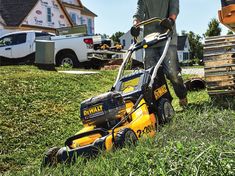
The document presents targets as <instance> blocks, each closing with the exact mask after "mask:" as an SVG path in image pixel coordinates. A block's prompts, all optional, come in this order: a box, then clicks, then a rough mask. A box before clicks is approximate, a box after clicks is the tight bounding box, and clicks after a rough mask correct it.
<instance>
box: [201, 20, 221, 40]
mask: <svg viewBox="0 0 235 176" xmlns="http://www.w3.org/2000/svg"><path fill="white" fill-rule="evenodd" d="M220 34H221V27H220V25H219V21H218V20H217V19H216V18H213V19H212V20H211V21H210V22H209V24H208V29H207V31H206V33H205V34H204V37H212V36H219V35H220Z"/></svg>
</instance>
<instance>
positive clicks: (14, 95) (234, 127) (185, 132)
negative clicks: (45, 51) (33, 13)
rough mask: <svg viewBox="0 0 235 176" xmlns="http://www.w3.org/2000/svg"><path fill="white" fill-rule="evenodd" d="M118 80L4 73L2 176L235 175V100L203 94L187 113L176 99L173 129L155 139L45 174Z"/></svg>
mask: <svg viewBox="0 0 235 176" xmlns="http://www.w3.org/2000/svg"><path fill="white" fill-rule="evenodd" d="M115 76H116V72H114V71H101V72H100V73H99V74H96V75H68V74H62V73H56V72H49V71H42V70H38V69H37V68H36V67H32V66H19V67H17V66H10V67H0V123H1V126H0V128H1V133H0V139H1V143H0V145H1V147H0V150H1V151H0V152H1V155H0V174H4V175H61V176H62V175H68V176H70V175H100V176H104V175H107V176H109V175H117V176H118V175H125V176H126V175H235V111H234V109H235V100H232V99H231V100H226V102H225V103H226V105H227V106H226V107H225V106H222V105H221V104H218V103H216V102H214V101H212V100H211V99H210V98H209V96H208V95H207V92H206V91H204V90H203V91H199V92H190V93H189V103H190V105H189V107H188V108H187V109H185V110H182V109H181V108H180V107H179V106H178V102H177V99H176V98H175V99H174V102H173V105H174V107H175V110H176V116H175V118H174V120H173V122H172V123H171V124H169V125H167V126H164V127H163V128H162V129H161V131H160V132H159V133H158V134H157V135H156V137H155V138H154V139H149V140H141V141H140V142H139V144H138V146H137V147H135V148H125V149H122V150H119V151H116V152H110V153H103V154H102V155H101V156H99V157H97V158H95V159H93V160H90V161H83V160H79V161H78V162H77V163H76V164H74V165H72V166H58V167H57V168H51V169H47V170H44V171H41V170H40V163H41V160H42V156H43V153H44V152H45V151H46V150H47V149H48V148H50V147H53V146H63V143H64V141H65V139H66V138H67V137H69V136H71V135H73V134H75V133H76V132H77V131H78V130H79V129H80V128H81V126H82V124H81V121H80V119H79V109H80V103H81V101H83V100H85V99H87V98H89V97H91V96H94V95H98V94H100V93H103V92H106V91H108V90H109V89H110V87H111V86H112V83H113V82H114V80H115ZM187 77H188V76H187ZM174 97H175V95H174Z"/></svg>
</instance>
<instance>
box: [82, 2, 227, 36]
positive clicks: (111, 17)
mask: <svg viewBox="0 0 235 176" xmlns="http://www.w3.org/2000/svg"><path fill="white" fill-rule="evenodd" d="M82 2H83V4H84V5H85V6H87V7H88V8H89V9H90V10H91V11H93V12H94V13H96V14H97V15H98V17H97V18H96V19H95V30H96V31H95V32H96V33H101V34H103V33H105V34H108V35H111V34H113V33H115V32H117V31H121V32H127V31H128V30H129V28H130V27H131V25H132V16H133V14H134V12H135V9H136V3H137V0H82ZM219 8H220V0H180V14H179V16H178V20H177V30H178V33H181V31H182V30H186V31H190V30H191V31H193V32H195V33H197V34H200V35H202V34H203V33H205V31H206V29H207V26H208V22H209V21H210V20H211V19H212V18H217V13H218V9H219ZM221 27H222V25H221ZM222 28H223V33H224V34H226V33H227V29H226V28H225V27H222Z"/></svg>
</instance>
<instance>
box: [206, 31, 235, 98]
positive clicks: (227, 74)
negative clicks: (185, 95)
mask: <svg viewBox="0 0 235 176" xmlns="http://www.w3.org/2000/svg"><path fill="white" fill-rule="evenodd" d="M204 63H205V81H206V85H207V90H208V93H209V95H235V35H231V36H219V37H211V38H207V39H206V41H205V45H204Z"/></svg>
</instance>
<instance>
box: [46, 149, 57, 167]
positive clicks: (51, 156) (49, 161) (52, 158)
mask: <svg viewBox="0 0 235 176" xmlns="http://www.w3.org/2000/svg"><path fill="white" fill-rule="evenodd" d="M59 150H60V148H59V147H53V148H50V149H49V150H48V151H47V152H46V153H45V155H44V158H43V161H42V167H47V166H49V167H51V166H55V165H56V164H57V156H56V154H57V152H58V151H59Z"/></svg>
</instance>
